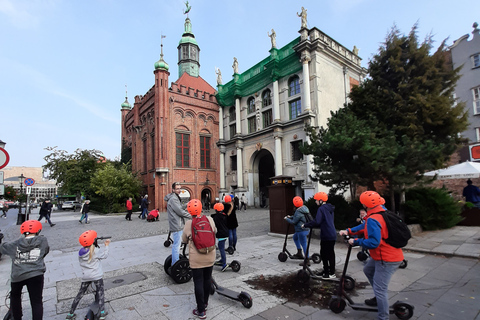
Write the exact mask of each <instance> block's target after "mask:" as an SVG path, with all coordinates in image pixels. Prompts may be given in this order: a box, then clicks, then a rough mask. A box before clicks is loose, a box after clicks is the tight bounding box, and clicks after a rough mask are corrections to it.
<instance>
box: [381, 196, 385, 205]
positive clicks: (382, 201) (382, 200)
mask: <svg viewBox="0 0 480 320" xmlns="http://www.w3.org/2000/svg"><path fill="white" fill-rule="evenodd" d="M380 204H381V205H382V206H383V205H384V204H385V199H384V198H383V197H380Z"/></svg>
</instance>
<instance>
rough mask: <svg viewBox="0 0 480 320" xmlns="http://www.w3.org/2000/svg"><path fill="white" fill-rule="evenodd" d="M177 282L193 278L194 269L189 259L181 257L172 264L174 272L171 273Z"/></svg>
mask: <svg viewBox="0 0 480 320" xmlns="http://www.w3.org/2000/svg"><path fill="white" fill-rule="evenodd" d="M170 276H171V277H172V279H173V280H174V281H175V282H176V283H185V282H188V281H190V279H191V278H192V270H191V269H190V263H189V262H188V259H186V258H181V259H180V260H178V261H177V262H175V264H174V265H173V266H172V274H171V275H170Z"/></svg>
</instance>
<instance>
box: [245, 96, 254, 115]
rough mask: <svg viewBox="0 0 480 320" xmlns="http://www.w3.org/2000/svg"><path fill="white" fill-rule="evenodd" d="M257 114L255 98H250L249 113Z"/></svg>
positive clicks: (248, 101)
mask: <svg viewBox="0 0 480 320" xmlns="http://www.w3.org/2000/svg"><path fill="white" fill-rule="evenodd" d="M254 112H255V98H254V97H250V98H248V100H247V113H248V114H250V113H254Z"/></svg>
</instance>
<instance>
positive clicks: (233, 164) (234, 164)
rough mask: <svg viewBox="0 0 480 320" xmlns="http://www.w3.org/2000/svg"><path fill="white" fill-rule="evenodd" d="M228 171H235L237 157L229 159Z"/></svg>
mask: <svg viewBox="0 0 480 320" xmlns="http://www.w3.org/2000/svg"><path fill="white" fill-rule="evenodd" d="M230 169H231V170H232V171H237V156H231V157H230Z"/></svg>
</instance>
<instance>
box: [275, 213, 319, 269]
mask: <svg viewBox="0 0 480 320" xmlns="http://www.w3.org/2000/svg"><path fill="white" fill-rule="evenodd" d="M289 230H290V223H288V222H287V232H286V233H285V241H284V242H283V249H282V252H280V253H279V254H278V260H280V261H281V262H285V261H287V259H288V258H290V259H292V260H294V259H296V260H301V259H298V258H296V257H295V255H293V254H291V253H290V251H288V249H287V239H288V231H289ZM310 232H312V231H311V230H310ZM310 259H311V260H312V261H313V263H320V261H322V259H321V258H320V255H319V254H318V253H314V254H312V255H311V257H310Z"/></svg>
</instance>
